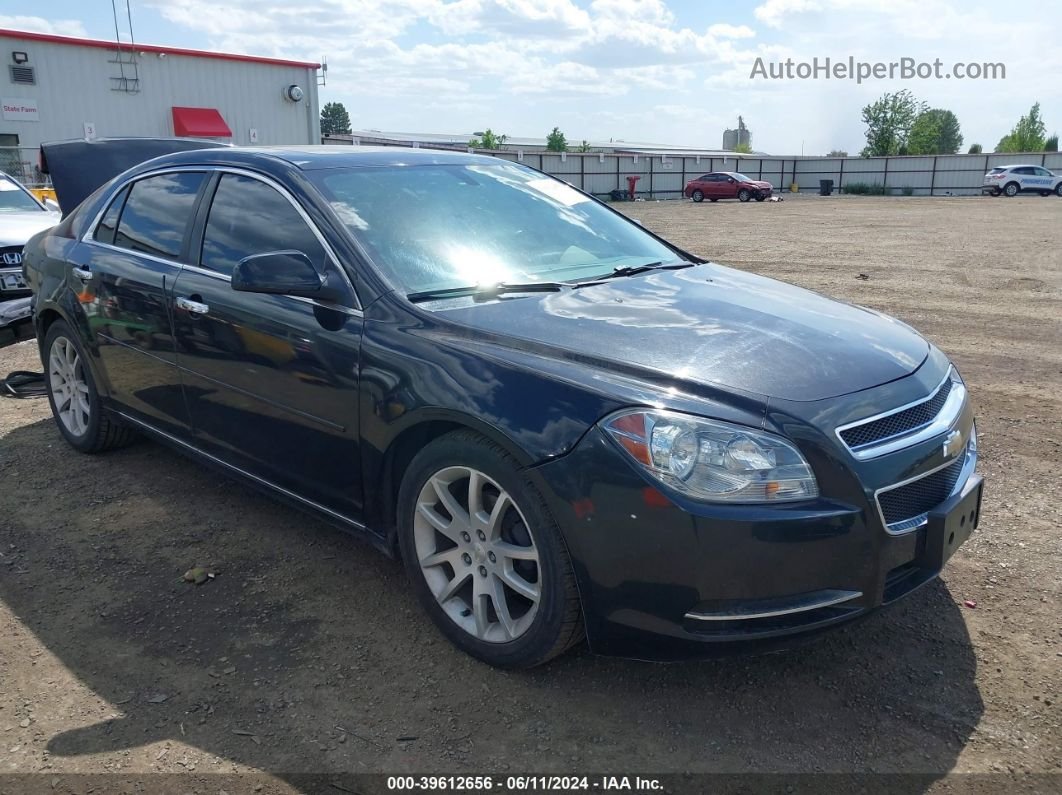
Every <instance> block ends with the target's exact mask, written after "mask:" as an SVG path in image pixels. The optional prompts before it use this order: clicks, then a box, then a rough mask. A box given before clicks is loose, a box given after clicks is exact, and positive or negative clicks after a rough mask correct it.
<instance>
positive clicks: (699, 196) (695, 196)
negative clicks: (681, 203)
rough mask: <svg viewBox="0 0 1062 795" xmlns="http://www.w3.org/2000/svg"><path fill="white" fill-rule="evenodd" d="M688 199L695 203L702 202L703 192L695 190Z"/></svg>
mask: <svg viewBox="0 0 1062 795" xmlns="http://www.w3.org/2000/svg"><path fill="white" fill-rule="evenodd" d="M690 198H691V199H693V200H694V201H695V202H702V201H704V191H702V190H695V191H694V192H693V193H691V194H690Z"/></svg>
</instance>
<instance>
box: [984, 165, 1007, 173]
mask: <svg viewBox="0 0 1062 795" xmlns="http://www.w3.org/2000/svg"><path fill="white" fill-rule="evenodd" d="M1004 171H1006V169H1005V168H1001V167H999V166H996V167H995V168H993V169H992V170H991V171H989V172H988V173H989V174H1002V173H1003V172H1004Z"/></svg>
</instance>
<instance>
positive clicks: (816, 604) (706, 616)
mask: <svg viewBox="0 0 1062 795" xmlns="http://www.w3.org/2000/svg"><path fill="white" fill-rule="evenodd" d="M862 595H863V592H862V591H841V590H834V591H825V592H820V594H817V595H815V596H816V597H817V598H812V599H803V600H802V599H801V598H800V597H799V596H797V597H793V598H792V600H791V602H790V603H789V604H786V605H785V606H784V607H779V608H777V609H775V610H761V611H759V612H750V613H727V612H721V613H695V612H693V611H690V612H689V613H686V618H690V619H693V620H694V621H746V620H748V619H754V618H776V617H778V616H789V615H793V614H794V613H806V612H808V611H810V610H820V609H822V608H823V607H833V606H834V605H839V604H843V603H844V602H850V601H852V600H853V599H858V598H859V597H861V596H862Z"/></svg>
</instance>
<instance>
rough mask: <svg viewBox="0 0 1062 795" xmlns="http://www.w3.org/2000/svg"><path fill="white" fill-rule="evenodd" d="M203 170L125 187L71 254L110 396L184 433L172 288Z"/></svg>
mask: <svg viewBox="0 0 1062 795" xmlns="http://www.w3.org/2000/svg"><path fill="white" fill-rule="evenodd" d="M205 178H206V174H205V173H204V172H196V171H176V172H171V173H166V174H156V175H154V176H149V177H145V178H143V179H139V180H137V181H135V182H134V183H133V184H132V185H131V186H129V187H126V188H123V189H122V190H121V191H119V192H118V194H117V196H116V197H115V198H114V199H113V200H112V201H111V204H110V205H109V206H108V208H107V210H106V212H104V214H103V217H102V218H101V220H100V222H99V225H98V226H97V227H96V229H95V230H93V234H92V236H91V237H90V238H89V239H88V240H87V241H86V242H85V243H83V244H81V245H80V246H78V247H77V248H76V249H75V250H74V252H73V254H72V259H73V262H74V265H75V268H74V276H75V279H74V283H75V284H79V285H80V289H81V292H80V293H79V294H78V301H80V303H81V306H82V308H83V309H84V311H85V316H86V319H87V322H88V326H89V329H90V331H91V334H92V338H93V342H94V343H95V345H96V348H97V350H98V351H99V359H100V363H101V365H102V375H103V377H104V378H105V379H106V380H107V390H106V391H107V393H108V394H109V396H110V399H111V400H113V401H115V402H117V403H119V404H121V407H122V409H123V410H127V411H129V412H130V413H132V414H134V415H137V416H139V417H140V418H141V419H143V420H145V421H147V422H149V423H150V424H151V425H152V426H154V427H157V428H159V429H160V430H163V431H166V432H168V433H171V434H174V435H178V436H183V435H184V434H185V433H186V431H187V427H188V413H187V406H186V405H185V402H184V397H183V394H182V389H181V382H180V378H179V377H178V375H177V365H176V351H175V347H174V339H173V329H172V325H171V317H170V306H169V300H170V291H171V290H172V289H173V286H174V283H175V282H176V280H177V274H178V273H180V270H181V262H182V260H183V259H184V258H185V257H186V253H187V251H188V244H189V237H190V235H189V230H190V228H191V221H192V217H193V216H194V214H195V207H196V203H197V200H198V195H199V191H200V188H201V187H202V186H203V183H204V181H205Z"/></svg>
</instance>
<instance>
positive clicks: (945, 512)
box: [926, 475, 984, 569]
mask: <svg viewBox="0 0 1062 795" xmlns="http://www.w3.org/2000/svg"><path fill="white" fill-rule="evenodd" d="M983 492H984V479H983V478H981V477H980V476H978V475H974V476H972V477H971V478H970V479H969V480H968V481H967V482H966V485H965V486H964V487H963V489H962V491H961V492H960V493H958V494H956V495H955V496H954V497H952V498H951V499H949V500H948V501H946V502H944V503H942V504H941V505H939V506H938V507H937V508H936V509H934V510H932V511H930V512H929V522H928V525H927V527H926V556H927V557H928V558H929V561H928V562H929V563H930V565H933V566H934V567H935V568H938V569H939V568H941V567H943V566H944V564H945V563H946V562H947V560H948V558H950V557H951V556H952V555H954V554H955V551H956V550H957V549H958V548H959V547H960V546H962V545H963V543H964V542H965V541H966V539H968V538H969V537H970V534H971V533H973V531H974V530H976V529H977V526H978V524H980V521H981V497H982V494H983Z"/></svg>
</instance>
